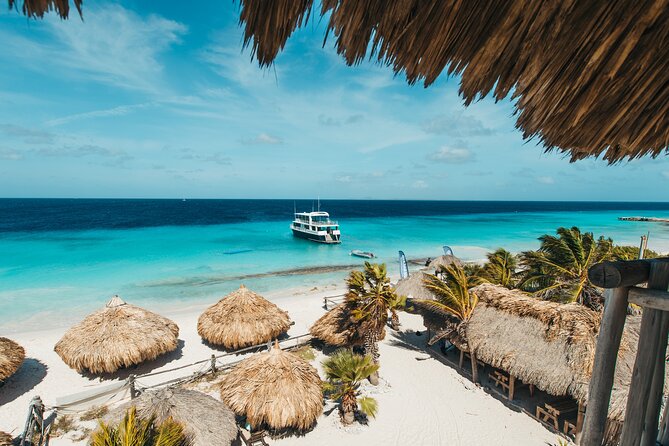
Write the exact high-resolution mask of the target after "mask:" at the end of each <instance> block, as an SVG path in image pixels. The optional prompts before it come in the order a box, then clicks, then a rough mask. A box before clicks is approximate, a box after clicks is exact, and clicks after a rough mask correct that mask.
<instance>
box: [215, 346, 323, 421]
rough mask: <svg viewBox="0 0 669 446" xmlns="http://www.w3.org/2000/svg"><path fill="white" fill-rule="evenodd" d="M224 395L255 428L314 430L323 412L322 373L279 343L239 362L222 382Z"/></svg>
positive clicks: (225, 399) (226, 400)
mask: <svg viewBox="0 0 669 446" xmlns="http://www.w3.org/2000/svg"><path fill="white" fill-rule="evenodd" d="M221 398H222V399H223V401H225V402H226V403H227V404H228V405H229V406H230V407H231V408H232V410H234V411H235V412H236V413H237V414H238V415H242V416H246V419H247V420H248V422H249V423H250V424H251V426H252V427H253V428H254V429H258V428H261V427H264V428H268V429H271V430H274V431H284V430H293V429H294V430H297V431H305V430H308V429H310V428H311V427H312V426H313V425H314V424H315V423H316V419H317V418H318V417H319V416H320V414H321V413H322V411H323V393H322V390H321V379H320V377H319V376H318V372H317V371H316V369H315V368H313V367H312V366H311V365H310V364H309V363H308V362H306V361H305V360H303V359H302V358H300V357H299V356H297V355H295V354H293V353H290V352H286V351H283V350H281V349H280V348H279V346H278V344H276V345H275V347H274V348H271V349H270V350H269V351H267V352H263V353H257V354H254V355H253V356H251V357H250V358H247V359H245V360H243V361H242V362H240V363H239V364H237V365H236V366H235V367H234V368H233V369H232V370H231V371H230V372H229V373H228V374H227V375H226V376H225V378H224V379H223V381H222V383H221Z"/></svg>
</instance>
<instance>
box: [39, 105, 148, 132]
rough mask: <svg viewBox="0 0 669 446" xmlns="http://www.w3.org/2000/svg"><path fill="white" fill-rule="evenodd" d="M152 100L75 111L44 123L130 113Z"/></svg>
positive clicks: (54, 124) (145, 106) (49, 124)
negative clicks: (100, 108) (83, 111)
mask: <svg viewBox="0 0 669 446" xmlns="http://www.w3.org/2000/svg"><path fill="white" fill-rule="evenodd" d="M154 104H155V103H154V102H146V103H143V104H134V105H120V106H118V107H113V108H108V109H105V110H94V111H90V112H85V113H76V114H73V115H68V116H63V117H62V118H57V119H52V120H50V121H47V122H46V123H45V124H46V125H48V126H51V127H53V126H58V125H61V124H67V123H68V122H71V121H78V120H80V119H89V118H104V117H109V116H123V115H127V114H128V113H132V112H133V111H135V110H139V109H143V108H147V107H150V106H152V105H154Z"/></svg>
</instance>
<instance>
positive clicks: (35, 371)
mask: <svg viewBox="0 0 669 446" xmlns="http://www.w3.org/2000/svg"><path fill="white" fill-rule="evenodd" d="M46 373H47V366H46V365H45V364H44V363H42V362H40V361H39V360H37V359H35V358H26V359H25V360H24V361H23V364H21V367H19V369H18V370H17V371H16V373H15V374H14V375H12V376H10V377H9V379H7V381H5V384H4V385H3V386H1V387H0V406H2V405H3V404H6V403H9V402H11V401H14V400H15V399H16V398H18V397H20V396H21V395H23V394H24V393H26V392H29V391H30V390H32V389H33V388H34V387H35V386H36V385H37V384H39V383H40V382H42V380H43V379H44V377H45V376H46Z"/></svg>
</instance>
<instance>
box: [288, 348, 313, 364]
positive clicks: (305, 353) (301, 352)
mask: <svg viewBox="0 0 669 446" xmlns="http://www.w3.org/2000/svg"><path fill="white" fill-rule="evenodd" d="M293 353H295V354H296V355H297V356H299V357H300V358H302V359H304V360H305V361H313V360H314V359H316V352H315V351H314V349H313V348H312V347H311V346H310V345H305V346H303V347H300V348H298V349H296V350H294V351H293Z"/></svg>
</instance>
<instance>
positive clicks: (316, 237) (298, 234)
mask: <svg viewBox="0 0 669 446" xmlns="http://www.w3.org/2000/svg"><path fill="white" fill-rule="evenodd" d="M292 231H293V236H295V237H298V238H302V239H305V240H311V241H312V242H318V243H325V244H327V245H335V244H338V243H341V240H339V238H336V239H335V238H334V236H330V237H332V238H331V239H330V240H328V239H327V238H326V237H325V235H318V234H312V233H309V232H302V231H298V230H296V229H292Z"/></svg>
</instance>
